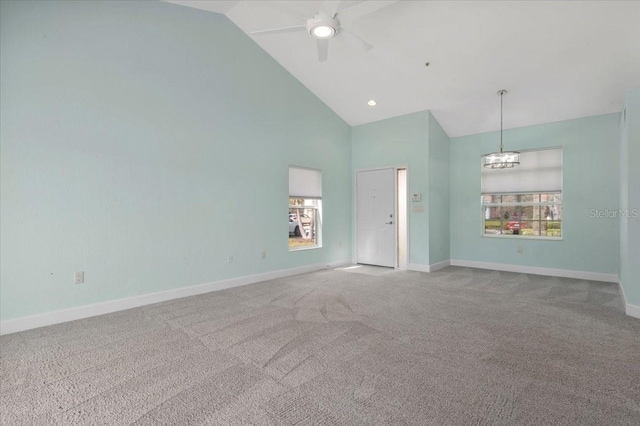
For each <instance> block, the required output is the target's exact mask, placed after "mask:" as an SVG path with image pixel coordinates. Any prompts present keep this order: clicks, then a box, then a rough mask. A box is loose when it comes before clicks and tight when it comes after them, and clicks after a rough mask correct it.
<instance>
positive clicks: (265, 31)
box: [251, 25, 307, 34]
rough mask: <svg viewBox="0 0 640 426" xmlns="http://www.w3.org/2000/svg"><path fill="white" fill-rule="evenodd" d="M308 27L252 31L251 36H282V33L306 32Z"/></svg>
mask: <svg viewBox="0 0 640 426" xmlns="http://www.w3.org/2000/svg"><path fill="white" fill-rule="evenodd" d="M306 29H307V26H306V25H295V26H293V27H282V28H271V29H268V30H260V31H251V34H280V33H295V32H298V31H306Z"/></svg>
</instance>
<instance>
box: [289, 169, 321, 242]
mask: <svg viewBox="0 0 640 426" xmlns="http://www.w3.org/2000/svg"><path fill="white" fill-rule="evenodd" d="M321 224H322V173H321V172H320V171H319V170H314V169H303V168H300V167H289V250H299V249H305V248H315V247H321V230H322V229H321Z"/></svg>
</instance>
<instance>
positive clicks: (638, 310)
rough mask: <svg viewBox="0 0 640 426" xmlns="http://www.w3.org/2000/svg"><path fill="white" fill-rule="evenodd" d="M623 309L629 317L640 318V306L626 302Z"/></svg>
mask: <svg viewBox="0 0 640 426" xmlns="http://www.w3.org/2000/svg"><path fill="white" fill-rule="evenodd" d="M625 311H626V312H627V315H629V316H630V317H634V318H638V319H640V306H638V305H632V304H630V303H627V304H626V309H625Z"/></svg>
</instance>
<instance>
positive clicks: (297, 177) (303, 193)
mask: <svg viewBox="0 0 640 426" xmlns="http://www.w3.org/2000/svg"><path fill="white" fill-rule="evenodd" d="M289 197H291V198H322V173H321V172H320V170H314V169H303V168H300V167H289Z"/></svg>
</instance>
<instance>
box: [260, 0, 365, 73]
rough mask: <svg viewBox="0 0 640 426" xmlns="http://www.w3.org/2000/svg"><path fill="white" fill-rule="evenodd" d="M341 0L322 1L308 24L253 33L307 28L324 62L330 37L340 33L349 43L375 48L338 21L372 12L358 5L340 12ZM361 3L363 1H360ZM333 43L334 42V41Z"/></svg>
mask: <svg viewBox="0 0 640 426" xmlns="http://www.w3.org/2000/svg"><path fill="white" fill-rule="evenodd" d="M340 3H341V2H340V1H329V0H325V1H324V2H322V7H321V9H320V11H319V12H318V13H316V14H315V15H313V17H311V18H309V19H307V22H306V25H294V26H292V27H282V28H271V29H266V30H259V31H252V32H251V34H279V33H292V32H298V31H304V30H306V31H307V32H308V33H309V35H311V37H313V38H314V39H316V42H317V43H316V44H317V49H318V61H319V62H324V61H326V60H327V56H328V53H329V39H331V38H333V37H335V36H336V35H338V33H340V37H338V38H342V39H344V41H346V42H348V43H349V44H351V45H353V46H355V47H356V48H358V49H360V50H362V51H364V52H368V51H369V50H371V49H372V48H373V46H372V45H370V44H369V43H367V42H366V41H364V40H362V39H361V38H360V37H358V36H356V35H354V34H352V33H351V32H350V31H349V30H347V29H346V28H344V27H341V26H340V21H338V15H339V16H340V17H341V18H345V19H346V20H347V22H352V21H354V20H356V19H359V18H361V17H363V16H365V15H368V14H369V13H371V12H366V11H365V12H364V13H362V12H360V13H358V11H357V6H358V5H356V6H351V7H348V8H346V9H343V10H341V11H340V12H338V8H339V6H340ZM360 4H361V3H360ZM332 43H333V42H332Z"/></svg>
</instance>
